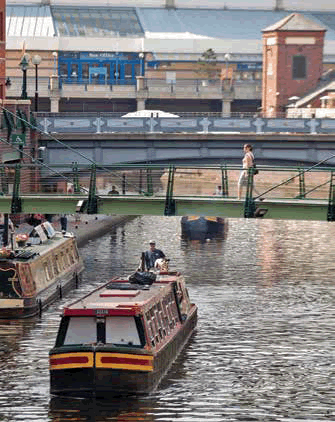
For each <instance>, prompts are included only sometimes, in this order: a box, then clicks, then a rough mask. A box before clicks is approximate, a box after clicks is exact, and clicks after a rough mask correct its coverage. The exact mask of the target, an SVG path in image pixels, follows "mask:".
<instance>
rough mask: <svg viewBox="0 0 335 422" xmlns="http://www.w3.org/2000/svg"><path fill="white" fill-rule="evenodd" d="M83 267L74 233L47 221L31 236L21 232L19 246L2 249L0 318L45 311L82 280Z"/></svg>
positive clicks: (33, 231) (0, 258)
mask: <svg viewBox="0 0 335 422" xmlns="http://www.w3.org/2000/svg"><path fill="white" fill-rule="evenodd" d="M12 243H13V242H12ZM83 270H84V263H83V260H82V258H81V257H80V255H79V252H78V248H77V243H76V240H75V237H74V236H73V234H71V233H61V232H57V231H55V230H54V228H53V227H52V225H51V224H50V223H49V222H44V223H42V224H40V225H38V226H36V227H35V228H34V229H33V230H32V231H31V233H30V235H29V236H26V235H24V236H22V235H18V236H17V241H16V242H15V245H14V244H13V246H12V247H11V248H2V249H1V250H0V318H26V317H31V316H34V315H37V314H39V313H41V311H42V309H44V308H46V307H47V306H48V305H50V304H51V303H52V302H53V301H55V300H57V299H58V298H60V297H62V295H63V294H65V293H66V292H67V291H68V290H70V289H71V288H73V287H74V286H75V285H76V284H77V283H78V282H79V280H80V277H81V273H82V272H83Z"/></svg>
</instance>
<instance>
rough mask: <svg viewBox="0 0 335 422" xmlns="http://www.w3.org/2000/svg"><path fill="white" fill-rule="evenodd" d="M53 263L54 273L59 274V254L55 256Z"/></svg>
mask: <svg viewBox="0 0 335 422" xmlns="http://www.w3.org/2000/svg"><path fill="white" fill-rule="evenodd" d="M53 258H54V259H53V264H54V273H55V275H57V274H59V262H58V255H55V256H54V257H53Z"/></svg>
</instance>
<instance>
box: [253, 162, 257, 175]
mask: <svg viewBox="0 0 335 422" xmlns="http://www.w3.org/2000/svg"><path fill="white" fill-rule="evenodd" d="M252 168H253V169H254V175H256V174H258V169H257V167H256V164H255V163H254V164H253V165H252Z"/></svg>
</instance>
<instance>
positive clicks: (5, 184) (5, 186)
mask: <svg viewBox="0 0 335 422" xmlns="http://www.w3.org/2000/svg"><path fill="white" fill-rule="evenodd" d="M0 176H1V194H2V195H6V194H8V177H7V175H6V173H5V169H4V168H3V167H1V169H0Z"/></svg>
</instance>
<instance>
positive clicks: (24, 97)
mask: <svg viewBox="0 0 335 422" xmlns="http://www.w3.org/2000/svg"><path fill="white" fill-rule="evenodd" d="M29 58H30V57H29V54H27V53H26V54H24V55H23V56H22V59H21V61H20V68H21V70H22V73H23V76H22V93H21V99H22V100H27V99H28V94H27V69H28V66H29Z"/></svg>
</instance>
